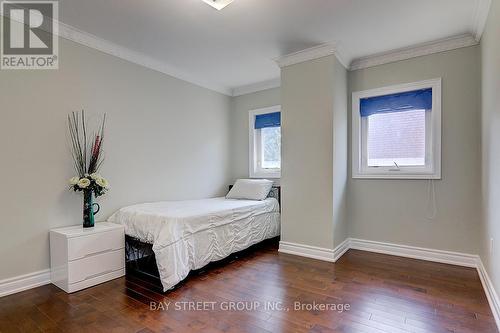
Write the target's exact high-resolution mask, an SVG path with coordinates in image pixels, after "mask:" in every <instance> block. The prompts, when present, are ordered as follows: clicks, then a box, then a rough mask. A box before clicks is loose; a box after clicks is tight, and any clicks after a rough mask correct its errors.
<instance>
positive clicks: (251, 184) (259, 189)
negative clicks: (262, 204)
mask: <svg viewBox="0 0 500 333" xmlns="http://www.w3.org/2000/svg"><path fill="white" fill-rule="evenodd" d="M272 187H273V181H272V180H267V179H238V180H237V181H236V183H234V186H233V188H232V189H231V191H229V193H228V194H227V195H226V199H246V200H264V199H265V198H267V195H268V194H269V191H271V188H272Z"/></svg>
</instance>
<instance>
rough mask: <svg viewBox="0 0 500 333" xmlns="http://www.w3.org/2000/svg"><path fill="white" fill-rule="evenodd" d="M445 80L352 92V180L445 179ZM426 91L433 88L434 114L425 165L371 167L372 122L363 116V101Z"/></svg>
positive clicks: (430, 114)
mask: <svg viewBox="0 0 500 333" xmlns="http://www.w3.org/2000/svg"><path fill="white" fill-rule="evenodd" d="M441 81H442V80H441V78H437V79H432V80H425V81H419V82H413V83H405V84H399V85H393V86H388V87H382V88H376V89H370V90H364V91H357V92H353V93H352V115H351V116H352V117H351V118H352V178H354V179H363V178H364V179H441ZM426 88H432V111H431V112H428V113H426V131H425V134H426V137H425V145H426V151H425V160H426V163H425V166H423V167H419V166H402V167H399V168H396V167H393V166H391V167H369V166H368V156H367V140H368V138H367V132H368V125H367V123H368V121H367V119H363V117H361V114H360V100H361V99H363V98H370V97H376V96H384V95H390V94H397V93H403V92H407V91H413V90H419V89H426ZM365 118H367V117H365Z"/></svg>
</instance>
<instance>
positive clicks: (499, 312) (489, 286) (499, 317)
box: [477, 258, 500, 329]
mask: <svg viewBox="0 0 500 333" xmlns="http://www.w3.org/2000/svg"><path fill="white" fill-rule="evenodd" d="M477 272H478V274H479V278H480V279H481V283H482V284H483V289H484V292H485V294H486V297H487V298H488V303H489V304H490V308H491V312H493V317H495V322H496V323H497V327H498V329H500V299H499V298H498V294H497V292H496V291H495V288H494V287H493V283H492V282H491V280H490V277H489V275H488V272H487V271H486V269H485V268H484V265H483V261H482V260H481V258H479V259H478V262H477Z"/></svg>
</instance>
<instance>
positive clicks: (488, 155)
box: [480, 0, 500, 292]
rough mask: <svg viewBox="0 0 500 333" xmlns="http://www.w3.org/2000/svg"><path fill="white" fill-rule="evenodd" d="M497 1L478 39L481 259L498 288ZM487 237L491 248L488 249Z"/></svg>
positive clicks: (499, 89)
mask: <svg viewBox="0 0 500 333" xmlns="http://www.w3.org/2000/svg"><path fill="white" fill-rule="evenodd" d="M499 40H500V3H499V1H498V0H493V1H492V3H491V9H490V13H489V17H488V21H487V24H486V29H485V33H484V35H483V38H482V40H481V54H482V57H481V60H482V84H481V85H482V98H481V101H482V162H483V172H482V175H483V179H482V185H483V215H484V223H483V228H482V230H481V240H480V244H481V259H482V260H483V263H484V265H485V267H486V269H487V271H488V275H489V276H490V278H491V280H492V282H493V285H494V286H495V289H496V290H497V292H498V291H500V205H499V203H500V43H499ZM490 239H493V248H492V250H491V251H490Z"/></svg>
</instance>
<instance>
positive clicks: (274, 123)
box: [255, 112, 281, 129]
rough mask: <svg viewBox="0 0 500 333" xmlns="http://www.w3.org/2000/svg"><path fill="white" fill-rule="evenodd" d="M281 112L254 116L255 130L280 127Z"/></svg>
mask: <svg viewBox="0 0 500 333" xmlns="http://www.w3.org/2000/svg"><path fill="white" fill-rule="evenodd" d="M280 126H281V112H273V113H266V114H259V115H257V116H255V129H260V128H266V127H280Z"/></svg>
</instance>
